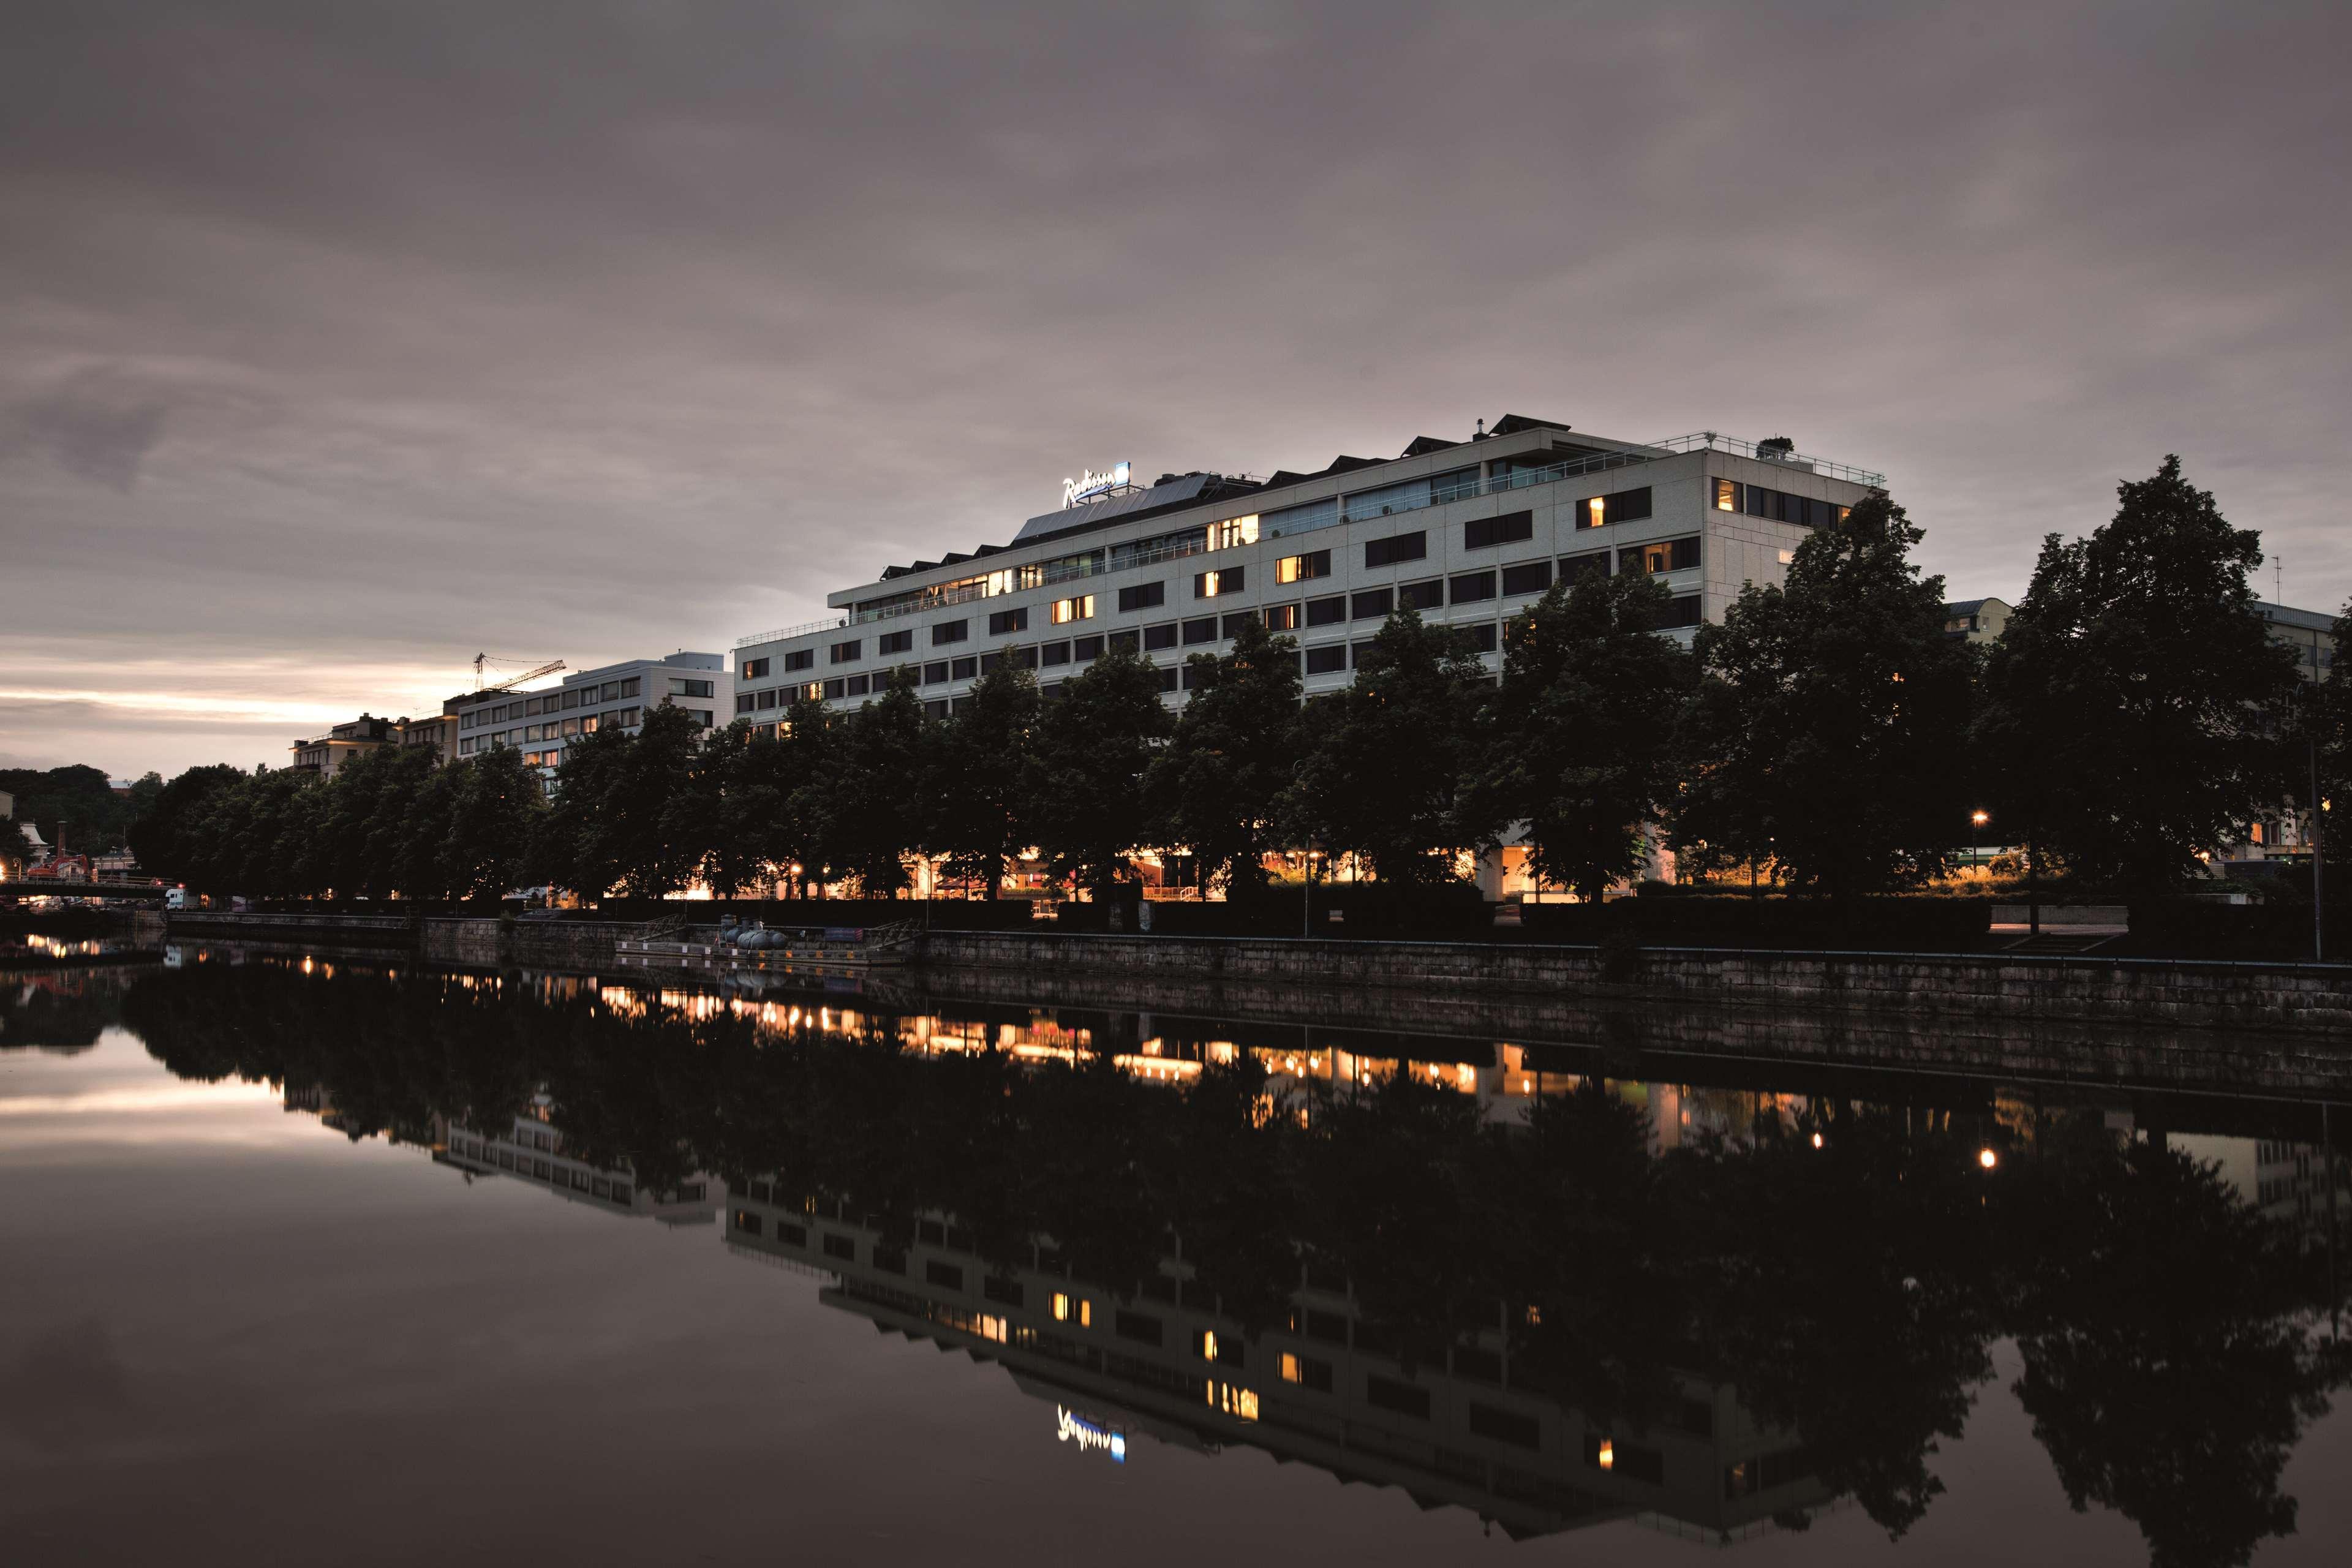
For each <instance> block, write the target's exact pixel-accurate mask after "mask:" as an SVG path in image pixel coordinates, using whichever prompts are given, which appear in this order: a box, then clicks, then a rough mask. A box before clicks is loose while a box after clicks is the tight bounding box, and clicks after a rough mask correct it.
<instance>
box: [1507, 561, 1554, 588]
mask: <svg viewBox="0 0 2352 1568" xmlns="http://www.w3.org/2000/svg"><path fill="white" fill-rule="evenodd" d="M1550 586H1551V563H1550V562H1549V561H1528V562H1524V563H1521V564H1519V565H1517V566H1506V567H1504V568H1503V592H1504V593H1506V594H1540V593H1542V592H1543V591H1544V590H1545V589H1546V588H1549V587H1550Z"/></svg>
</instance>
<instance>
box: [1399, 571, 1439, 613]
mask: <svg viewBox="0 0 2352 1568" xmlns="http://www.w3.org/2000/svg"><path fill="white" fill-rule="evenodd" d="M1444 603H1445V579H1444V578H1443V577H1432V578H1431V579H1430V580H1429V581H1428V582H1426V583H1405V584H1400V585H1399V586H1398V588H1397V608H1398V609H1400V610H1434V609H1438V608H1440V607H1442V606H1443V605H1444Z"/></svg>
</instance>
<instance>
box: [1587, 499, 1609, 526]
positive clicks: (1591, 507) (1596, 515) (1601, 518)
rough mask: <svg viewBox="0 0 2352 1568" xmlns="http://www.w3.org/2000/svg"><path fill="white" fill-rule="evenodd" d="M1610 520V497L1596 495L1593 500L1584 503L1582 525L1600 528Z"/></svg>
mask: <svg viewBox="0 0 2352 1568" xmlns="http://www.w3.org/2000/svg"><path fill="white" fill-rule="evenodd" d="M1607 521H1609V498H1608V497H1607V496H1594V497H1593V498H1592V499H1591V500H1589V501H1586V502H1585V503H1584V517H1583V519H1582V526H1584V527H1586V528H1599V527H1600V526H1601V524H1602V523H1604V522H1607Z"/></svg>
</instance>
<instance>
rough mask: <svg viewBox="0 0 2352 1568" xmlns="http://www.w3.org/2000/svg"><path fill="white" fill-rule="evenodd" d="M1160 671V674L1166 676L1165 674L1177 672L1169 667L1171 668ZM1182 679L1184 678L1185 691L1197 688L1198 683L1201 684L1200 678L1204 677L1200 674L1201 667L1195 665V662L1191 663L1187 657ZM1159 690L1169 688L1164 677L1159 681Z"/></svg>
mask: <svg viewBox="0 0 2352 1568" xmlns="http://www.w3.org/2000/svg"><path fill="white" fill-rule="evenodd" d="M1161 673H1162V675H1163V676H1167V675H1174V674H1176V673H1177V672H1176V671H1175V670H1172V669H1171V670H1164V671H1162V672H1161ZM1183 679H1184V689H1185V690H1187V691H1192V690H1194V689H1198V688H1199V686H1200V684H1201V682H1202V679H1205V677H1204V676H1203V674H1202V669H1201V667H1200V666H1199V665H1196V664H1194V663H1192V661H1191V660H1190V659H1187V660H1186V661H1185V662H1184V668H1183ZM1167 689H1169V688H1168V684H1167V682H1166V681H1165V680H1164V679H1163V680H1162V681H1161V683H1160V690H1162V691H1165V690H1167Z"/></svg>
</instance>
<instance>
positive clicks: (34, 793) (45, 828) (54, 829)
mask: <svg viewBox="0 0 2352 1568" xmlns="http://www.w3.org/2000/svg"><path fill="white" fill-rule="evenodd" d="M0 792H5V793H6V794H8V795H14V796H15V797H16V820H17V821H19V822H24V823H30V824H32V825H33V826H37V827H38V828H39V829H40V831H41V835H42V837H45V838H47V840H48V841H49V842H50V843H51V844H60V843H62V845H63V847H65V848H66V849H68V850H69V851H72V852H73V853H76V854H81V853H95V852H96V851H98V850H101V849H111V848H114V847H117V846H119V845H121V842H122V831H123V828H124V827H125V826H127V825H128V824H129V823H130V821H131V817H132V816H133V815H134V813H133V811H132V809H131V802H129V801H127V800H125V799H124V798H123V797H122V796H121V795H116V794H115V793H114V785H113V784H112V783H111V782H110V780H109V779H108V778H107V776H106V773H105V771H104V770H103V769H100V768H93V767H89V766H88V765H86V764H81V763H76V764H74V765H72V766H69V767H62V768H46V769H44V768H0ZM60 822H63V823H64V824H65V825H66V827H65V831H64V832H63V833H62V834H60V833H59V832H58V824H59V823H60Z"/></svg>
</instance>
